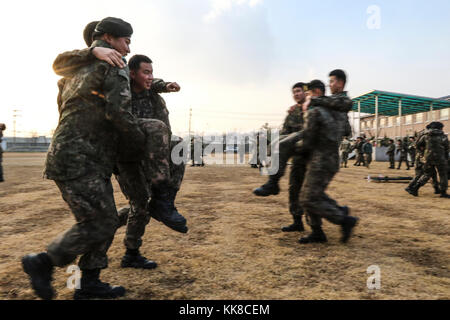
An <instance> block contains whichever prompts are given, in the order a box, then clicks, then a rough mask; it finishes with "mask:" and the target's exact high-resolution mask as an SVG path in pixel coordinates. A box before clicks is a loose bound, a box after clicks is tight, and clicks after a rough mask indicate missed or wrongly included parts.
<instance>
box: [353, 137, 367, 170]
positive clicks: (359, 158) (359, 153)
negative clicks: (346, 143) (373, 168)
mask: <svg viewBox="0 0 450 320" xmlns="http://www.w3.org/2000/svg"><path fill="white" fill-rule="evenodd" d="M364 143H365V140H362V141H360V142H356V143H355V146H354V149H355V150H356V162H355V166H361V164H362V165H363V166H366V162H365V160H364V151H363V146H364Z"/></svg>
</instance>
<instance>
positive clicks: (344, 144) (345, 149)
mask: <svg viewBox="0 0 450 320" xmlns="http://www.w3.org/2000/svg"><path fill="white" fill-rule="evenodd" d="M339 150H341V151H342V152H346V153H350V152H351V150H352V144H351V143H350V141H348V140H347V141H346V140H344V141H342V143H341V146H340V148H339Z"/></svg>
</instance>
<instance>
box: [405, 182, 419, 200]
mask: <svg viewBox="0 0 450 320" xmlns="http://www.w3.org/2000/svg"><path fill="white" fill-rule="evenodd" d="M405 191H406V192H408V193H409V194H410V195H412V196H414V197H418V196H419V188H418V187H417V186H415V185H414V186H411V185H409V186H408V188H406V189H405Z"/></svg>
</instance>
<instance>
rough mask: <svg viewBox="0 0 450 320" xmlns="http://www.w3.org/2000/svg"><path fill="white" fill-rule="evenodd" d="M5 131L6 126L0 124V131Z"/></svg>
mask: <svg viewBox="0 0 450 320" xmlns="http://www.w3.org/2000/svg"><path fill="white" fill-rule="evenodd" d="M5 130H6V126H5V124H4V123H0V131H5Z"/></svg>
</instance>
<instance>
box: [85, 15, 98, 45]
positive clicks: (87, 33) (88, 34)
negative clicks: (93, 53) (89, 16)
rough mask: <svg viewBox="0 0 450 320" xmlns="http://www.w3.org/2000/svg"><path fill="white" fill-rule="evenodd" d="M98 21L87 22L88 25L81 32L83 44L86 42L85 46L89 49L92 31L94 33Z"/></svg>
mask: <svg viewBox="0 0 450 320" xmlns="http://www.w3.org/2000/svg"><path fill="white" fill-rule="evenodd" d="M99 22H100V21H92V22H89V23H88V24H87V26H86V27H85V28H84V31H83V38H84V42H86V44H87V46H88V47H90V46H91V44H92V42H93V41H92V40H93V38H94V37H93V35H94V31H95V28H96V27H97V24H98V23H99Z"/></svg>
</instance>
